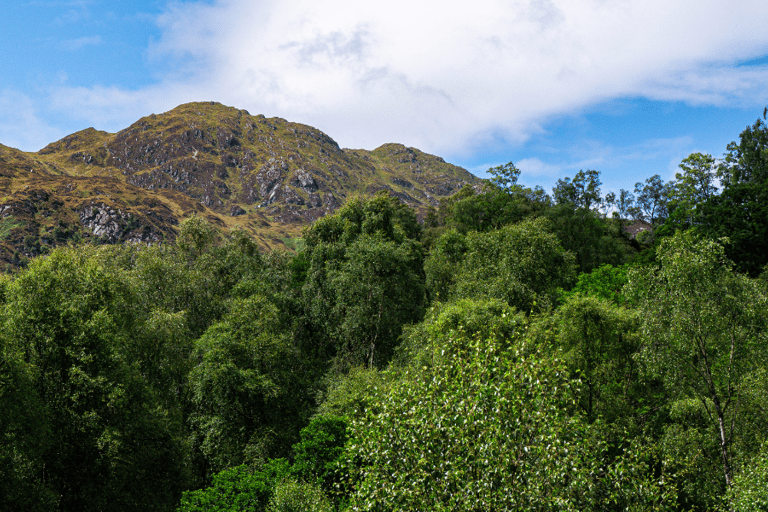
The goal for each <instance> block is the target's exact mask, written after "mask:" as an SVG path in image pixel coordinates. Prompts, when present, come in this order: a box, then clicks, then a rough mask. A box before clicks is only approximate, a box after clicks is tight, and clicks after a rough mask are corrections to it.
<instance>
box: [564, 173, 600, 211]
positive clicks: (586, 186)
mask: <svg viewBox="0 0 768 512" xmlns="http://www.w3.org/2000/svg"><path fill="white" fill-rule="evenodd" d="M600 185H602V181H601V180H600V171H594V170H590V169H587V170H586V171H579V172H577V173H576V176H574V177H573V181H571V179H570V178H565V179H559V180H557V185H555V188H553V189H552V196H553V197H554V199H555V202H556V203H557V204H569V205H571V206H572V207H574V208H584V209H586V210H591V209H592V208H593V207H595V208H596V207H598V206H600V203H601V202H602V198H601V196H600Z"/></svg>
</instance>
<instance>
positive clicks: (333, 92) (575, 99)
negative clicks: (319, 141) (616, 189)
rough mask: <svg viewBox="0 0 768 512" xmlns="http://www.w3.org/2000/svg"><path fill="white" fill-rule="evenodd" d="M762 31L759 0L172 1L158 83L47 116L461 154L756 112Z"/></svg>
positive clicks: (107, 92)
mask: <svg viewBox="0 0 768 512" xmlns="http://www.w3.org/2000/svg"><path fill="white" fill-rule="evenodd" d="M766 20H768V3H767V2H764V1H762V0H752V1H742V2H738V3H735V4H734V3H726V2H718V1H708V2H701V1H693V0H680V1H676V2H669V1H668V0H627V1H618V0H569V1H567V0H511V1H510V0H475V1H474V2H463V3H456V4H451V5H449V4H446V3H445V2H438V1H437V0H408V1H403V0H392V1H391V2H389V3H387V4H381V3H372V2H359V1H352V0H329V1H325V2H316V1H309V0H297V1H291V2H284V1H279V0H263V1H259V2H254V1H252V0H218V1H214V2H213V3H199V2H195V3H180V2H177V3H172V4H169V6H168V8H167V10H166V12H165V13H164V14H163V15H162V16H160V18H159V19H158V24H159V27H160V28H161V30H162V37H160V38H159V39H158V40H157V41H155V42H154V43H153V44H152V45H151V46H150V47H149V51H148V55H149V57H150V60H151V62H153V63H154V66H155V67H156V69H157V70H158V72H159V73H161V74H162V77H163V78H162V79H161V81H160V82H159V83H158V84H157V85H155V86H152V87H150V88H146V89H143V90H139V91H124V90H120V89H119V88H109V87H94V88H91V89H76V90H73V89H65V90H61V91H60V93H59V94H57V95H56V97H55V98H54V105H56V107H57V108H59V109H61V110H63V111H65V112H68V113H73V114H74V115H80V116H82V117H83V118H89V119H92V120H99V119H104V120H105V122H107V123H108V124H109V125H110V126H114V125H115V122H114V119H116V118H120V119H123V118H124V117H125V115H124V114H123V113H124V112H125V110H124V109H126V108H128V107H131V108H133V107H135V106H138V107H139V109H138V112H141V113H149V111H148V109H158V110H154V111H159V109H168V108H171V107H173V106H175V105H176V104H178V103H182V102H185V101H191V100H216V101H221V102H223V103H225V104H229V105H233V106H237V107H239V108H246V109H248V110H250V111H251V112H252V113H264V114H266V115H268V116H270V115H277V116H280V117H284V118H287V119H290V120H293V121H299V122H303V123H306V124H311V125H313V126H317V127H318V128H320V129H322V130H324V131H326V132H327V133H329V134H330V135H331V136H333V137H334V138H336V139H337V141H338V142H339V143H340V144H341V145H343V146H349V147H366V148H373V147H376V146H378V145H379V144H382V143H384V142H390V141H398V142H403V143H405V144H407V145H411V146H416V147H419V148H421V149H423V150H425V151H429V152H433V153H437V154H441V155H445V156H449V157H450V156H461V155H466V154H468V153H469V152H471V151H472V150H473V149H475V148H477V147H480V146H485V145H488V144H492V143H493V142H494V141H498V140H503V141H505V142H513V143H514V142H522V141H524V140H526V139H527V137H529V136H530V135H531V134H532V133H533V132H534V131H536V130H538V129H539V128H538V126H540V124H541V123H543V122H545V121H546V120H547V119H548V118H550V117H551V116H554V115H560V114H563V113H568V112H575V111H577V110H579V109H582V108H584V107H586V106H588V105H591V104H594V103H597V102H601V101H606V100H609V99H612V98H617V97H627V96H629V97H638V96H644V97H649V98H651V99H664V100H673V101H685V102H689V103H692V104H714V105H729V104H736V103H738V104H739V105H741V106H744V104H745V103H754V104H755V105H756V106H762V105H763V103H764V102H765V100H766V95H768V85H766V84H768V67H752V68H750V67H735V66H733V65H732V63H734V62H736V61H739V60H744V59H747V58H750V57H754V56H756V55H760V54H764V53H765V52H766V51H768V33H766V32H765V25H766ZM136 112H137V110H131V111H129V113H128V114H126V115H128V117H130V119H131V120H134V119H135V118H136V117H137V115H136ZM109 118H111V119H113V122H111V123H110V122H109V121H107V119H109ZM530 163H531V166H532V168H534V169H539V171H537V172H549V171H545V167H542V166H539V167H538V168H537V167H535V165H534V164H535V162H534V161H533V160H532V161H531V162H530Z"/></svg>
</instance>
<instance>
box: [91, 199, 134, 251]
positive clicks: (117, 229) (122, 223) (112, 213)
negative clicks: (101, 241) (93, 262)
mask: <svg viewBox="0 0 768 512" xmlns="http://www.w3.org/2000/svg"><path fill="white" fill-rule="evenodd" d="M129 218H130V216H129V215H127V214H126V213H123V212H122V211H121V210H115V209H112V208H110V207H108V206H107V205H106V204H104V203H101V204H97V205H88V206H86V207H84V208H83V209H82V210H81V211H80V222H82V223H83V226H85V227H86V228H88V229H90V230H91V231H92V232H93V234H94V235H96V236H97V237H101V238H105V239H107V240H108V241H110V242H113V243H114V242H117V241H118V240H120V239H121V238H123V235H124V231H125V230H126V226H127V223H128V219H129Z"/></svg>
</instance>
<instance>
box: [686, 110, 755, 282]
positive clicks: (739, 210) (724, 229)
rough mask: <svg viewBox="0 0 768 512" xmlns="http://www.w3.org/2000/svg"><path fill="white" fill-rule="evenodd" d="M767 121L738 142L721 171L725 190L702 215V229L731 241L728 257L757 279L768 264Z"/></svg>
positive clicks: (742, 134)
mask: <svg viewBox="0 0 768 512" xmlns="http://www.w3.org/2000/svg"><path fill="white" fill-rule="evenodd" d="M766 115H768V109H766V110H765V111H764V112H763V119H758V120H757V121H756V122H755V124H753V125H752V126H748V127H747V128H746V129H745V130H744V131H743V132H741V135H740V139H739V141H738V142H732V143H731V144H729V145H728V153H726V155H725V159H724V161H723V162H722V163H721V165H720V166H719V167H718V177H719V178H720V182H721V183H722V186H723V191H722V193H721V194H720V195H716V196H712V197H710V198H709V199H708V200H707V201H706V203H705V204H704V205H703V208H702V211H701V229H702V231H703V232H704V233H705V234H707V235H710V236H713V237H728V238H729V239H730V242H731V243H730V245H728V246H727V247H726V253H727V254H728V257H729V258H730V259H731V260H733V261H734V262H735V263H736V265H737V267H738V268H739V269H740V270H742V271H743V272H747V273H749V274H750V275H751V276H753V277H756V276H757V275H758V274H759V273H760V272H761V271H762V269H763V267H764V266H765V265H766V263H768V125H766V123H765V119H766Z"/></svg>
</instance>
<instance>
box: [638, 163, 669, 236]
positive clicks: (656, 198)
mask: <svg viewBox="0 0 768 512" xmlns="http://www.w3.org/2000/svg"><path fill="white" fill-rule="evenodd" d="M668 195H669V186H668V185H666V184H665V183H664V181H663V180H662V179H661V177H660V176H659V175H658V174H656V175H654V176H651V177H650V178H648V179H647V180H645V184H643V183H641V182H637V183H635V199H636V201H637V206H638V207H639V208H640V209H641V211H642V215H643V218H644V219H647V220H648V222H650V223H651V224H656V223H657V222H658V221H659V220H663V219H665V218H666V217H667V215H668V210H667V198H668Z"/></svg>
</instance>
